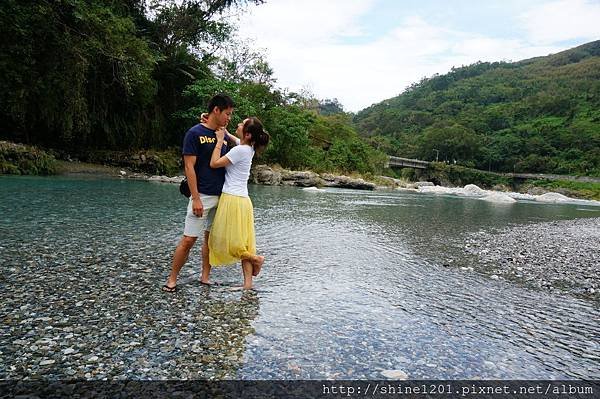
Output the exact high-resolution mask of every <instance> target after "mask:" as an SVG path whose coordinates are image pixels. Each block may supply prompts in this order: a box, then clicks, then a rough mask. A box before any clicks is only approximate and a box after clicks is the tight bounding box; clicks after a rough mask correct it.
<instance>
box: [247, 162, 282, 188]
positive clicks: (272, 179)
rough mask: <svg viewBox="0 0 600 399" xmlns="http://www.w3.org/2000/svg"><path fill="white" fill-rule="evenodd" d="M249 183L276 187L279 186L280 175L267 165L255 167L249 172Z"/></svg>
mask: <svg viewBox="0 0 600 399" xmlns="http://www.w3.org/2000/svg"><path fill="white" fill-rule="evenodd" d="M250 181H252V182H253V183H255V184H265V185H268V186H278V185H280V184H281V173H280V172H277V171H274V170H273V169H271V168H270V167H268V166H267V165H256V166H255V167H253V168H252V170H250Z"/></svg>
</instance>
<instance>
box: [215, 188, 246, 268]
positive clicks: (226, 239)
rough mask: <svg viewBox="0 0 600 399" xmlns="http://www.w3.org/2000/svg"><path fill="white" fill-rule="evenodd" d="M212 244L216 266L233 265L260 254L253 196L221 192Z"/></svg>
mask: <svg viewBox="0 0 600 399" xmlns="http://www.w3.org/2000/svg"><path fill="white" fill-rule="evenodd" d="M208 248H209V251H210V252H209V260H210V264H211V265H213V266H220V265H230V264H232V263H236V262H239V261H240V260H241V259H242V258H245V257H249V256H252V255H256V238H255V236H254V209H253V208H252V201H250V198H248V197H238V196H235V195H230V194H225V193H223V194H221V198H220V199H219V205H218V207H217V213H216V214H215V220H214V221H213V224H212V227H211V229H210V235H209V237H208Z"/></svg>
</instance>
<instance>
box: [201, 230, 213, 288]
mask: <svg viewBox="0 0 600 399" xmlns="http://www.w3.org/2000/svg"><path fill="white" fill-rule="evenodd" d="M208 236H209V232H208V231H205V232H204V242H202V275H201V276H200V282H201V283H204V284H209V278H210V269H211V266H210V263H209V260H208V259H209V257H208Z"/></svg>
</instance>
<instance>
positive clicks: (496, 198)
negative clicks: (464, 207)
mask: <svg viewBox="0 0 600 399" xmlns="http://www.w3.org/2000/svg"><path fill="white" fill-rule="evenodd" d="M482 199H483V200H484V201H488V202H494V203H496V204H514V203H515V202H517V200H516V199H514V198H513V197H511V196H509V195H507V194H504V193H500V192H492V193H491V194H488V195H486V196H485V197H483V198H482Z"/></svg>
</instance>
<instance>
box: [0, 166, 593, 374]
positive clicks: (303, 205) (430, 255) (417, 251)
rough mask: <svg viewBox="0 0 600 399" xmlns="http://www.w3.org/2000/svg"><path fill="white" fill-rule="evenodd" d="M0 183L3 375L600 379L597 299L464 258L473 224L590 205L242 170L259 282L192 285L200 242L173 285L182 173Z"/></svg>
mask: <svg viewBox="0 0 600 399" xmlns="http://www.w3.org/2000/svg"><path fill="white" fill-rule="evenodd" d="M0 188H1V190H0V213H1V215H2V217H1V220H0V237H1V241H0V260H1V262H2V271H3V273H2V279H1V281H0V284H1V286H2V290H3V292H4V297H3V301H2V305H1V306H0V312H1V314H2V316H3V324H2V329H1V334H2V335H1V336H2V340H1V342H0V360H1V361H0V379H11V378H12V379H22V378H36V377H38V378H39V377H43V378H50V379H52V378H98V379H101V378H136V379H178V378H243V379H323V378H327V379H360V378H384V377H382V376H384V375H386V373H389V372H390V371H391V370H394V371H396V372H398V371H400V372H402V373H404V374H405V375H406V376H408V378H411V379H423V378H432V379H438V378H439V379H462V378H464V379H470V378H486V379H554V378H589V379H598V378H600V323H599V321H600V309H599V306H598V303H597V302H594V301H590V300H585V299H580V298H576V297H574V296H571V295H568V294H566V293H561V292H556V291H552V292H548V291H544V290H536V289H532V288H530V287H527V286H525V285H523V284H519V283H518V282H509V281H504V280H502V279H500V280H498V279H491V278H489V276H487V275H485V274H482V273H475V272H472V271H468V270H467V271H465V270H464V268H461V267H460V266H464V265H468V263H469V262H473V261H474V260H473V258H469V257H467V256H466V255H464V254H463V252H461V245H462V243H463V242H464V241H465V240H466V238H467V237H469V236H470V235H471V234H473V233H477V232H482V231H484V232H485V231H490V230H493V229H498V228H504V227H508V226H513V225H523V224H529V223H539V222H547V221H555V220H566V219H576V218H584V217H598V216H600V208H599V207H593V206H585V205H581V204H540V203H535V202H533V201H519V202H517V203H514V204H494V203H489V202H485V201H481V200H478V199H473V198H460V197H456V196H443V195H432V194H418V193H408V192H400V191H375V192H368V191H355V190H343V189H326V190H323V191H310V190H303V189H300V188H295V187H268V186H254V185H251V186H250V195H251V197H252V199H253V203H254V207H255V219H256V232H257V244H258V247H259V252H260V253H261V254H263V255H265V257H266V262H265V265H264V268H263V271H262V273H261V275H260V276H259V277H258V278H257V279H256V282H255V286H256V290H255V291H254V292H251V293H239V292H232V291H231V290H230V288H231V287H232V286H234V285H236V284H238V283H239V282H240V281H241V272H240V270H239V269H240V268H239V267H226V268H215V269H214V271H213V275H212V279H213V280H214V281H216V282H219V283H221V284H222V285H221V286H218V287H213V288H205V287H201V286H200V285H199V284H198V283H197V278H198V272H199V266H198V265H199V254H198V251H197V250H195V251H194V253H193V254H192V256H191V258H190V260H189V262H188V264H187V265H186V266H185V267H184V269H183V270H182V273H181V276H180V281H179V285H178V287H179V290H178V292H177V293H176V294H174V295H172V294H171V295H169V294H166V293H163V292H161V291H160V287H161V285H162V284H164V281H165V279H166V276H167V274H168V272H169V268H170V258H171V255H172V251H173V249H174V248H175V245H176V243H177V240H178V239H179V237H180V235H181V232H182V228H183V226H182V223H183V212H184V209H185V205H186V199H185V198H183V197H182V196H181V195H180V194H179V193H178V189H177V187H176V186H175V185H170V184H161V183H149V182H142V181H131V180H114V179H100V178H81V177H78V178H73V177H70V178H69V177H49V178H40V177H6V176H5V177H0ZM448 259H451V260H452V262H453V263H452V265H451V266H450V267H449V266H448Z"/></svg>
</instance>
